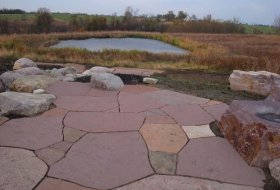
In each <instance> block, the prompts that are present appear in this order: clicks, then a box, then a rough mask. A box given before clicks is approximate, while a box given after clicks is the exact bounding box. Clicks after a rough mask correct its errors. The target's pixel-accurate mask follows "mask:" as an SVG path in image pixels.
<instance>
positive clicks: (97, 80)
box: [90, 73, 124, 91]
mask: <svg viewBox="0 0 280 190" xmlns="http://www.w3.org/2000/svg"><path fill="white" fill-rule="evenodd" d="M90 84H91V86H92V88H97V89H103V90H112V91H114V90H115V91H116V90H119V89H120V88H122V87H123V86H124V83H123V81H122V79H121V78H120V77H118V76H116V75H113V74H111V73H93V74H92V75H91V80H90Z"/></svg>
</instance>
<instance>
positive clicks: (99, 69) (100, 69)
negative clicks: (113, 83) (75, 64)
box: [83, 66, 111, 75]
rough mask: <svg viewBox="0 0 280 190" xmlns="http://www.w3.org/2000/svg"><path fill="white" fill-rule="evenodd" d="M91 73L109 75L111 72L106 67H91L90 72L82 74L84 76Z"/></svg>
mask: <svg viewBox="0 0 280 190" xmlns="http://www.w3.org/2000/svg"><path fill="white" fill-rule="evenodd" d="M93 73H111V70H110V69H108V68H106V67H100V66H96V67H92V68H91V69H90V70H86V71H84V72H83V74H84V75H88V74H93Z"/></svg>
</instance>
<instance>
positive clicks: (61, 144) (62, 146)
mask: <svg viewBox="0 0 280 190" xmlns="http://www.w3.org/2000/svg"><path fill="white" fill-rule="evenodd" d="M72 145H73V143H70V142H65V141H61V142H59V143H56V144H54V145H52V146H51V147H52V148H56V149H58V150H62V151H64V152H66V151H67V150H68V149H69V148H70V147H71V146H72Z"/></svg>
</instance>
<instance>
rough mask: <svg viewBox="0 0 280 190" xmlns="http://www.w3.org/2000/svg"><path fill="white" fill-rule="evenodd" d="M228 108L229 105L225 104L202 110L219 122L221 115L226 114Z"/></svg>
mask: <svg viewBox="0 0 280 190" xmlns="http://www.w3.org/2000/svg"><path fill="white" fill-rule="evenodd" d="M228 108H229V105H227V104H223V103H221V104H216V105H211V106H207V107H204V108H203V109H204V110H206V111H207V112H208V113H209V114H211V115H212V116H213V117H214V118H215V119H216V120H217V121H220V120H221V118H222V116H223V114H224V113H225V112H226V110H227V109H228Z"/></svg>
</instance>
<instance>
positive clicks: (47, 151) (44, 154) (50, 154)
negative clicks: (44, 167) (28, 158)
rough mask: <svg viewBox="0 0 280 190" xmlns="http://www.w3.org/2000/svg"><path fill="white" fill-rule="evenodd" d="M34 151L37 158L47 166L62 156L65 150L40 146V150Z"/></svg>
mask: <svg viewBox="0 0 280 190" xmlns="http://www.w3.org/2000/svg"><path fill="white" fill-rule="evenodd" d="M35 153H36V154H37V156H38V157H39V158H41V159H42V160H44V161H45V162H46V163H47V164H48V165H49V166H51V165H53V164H54V163H56V162H57V161H58V160H60V159H61V158H63V157H64V154H65V152H64V151H61V150H58V149H56V148H50V147H46V148H42V149H40V150H36V151H35Z"/></svg>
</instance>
